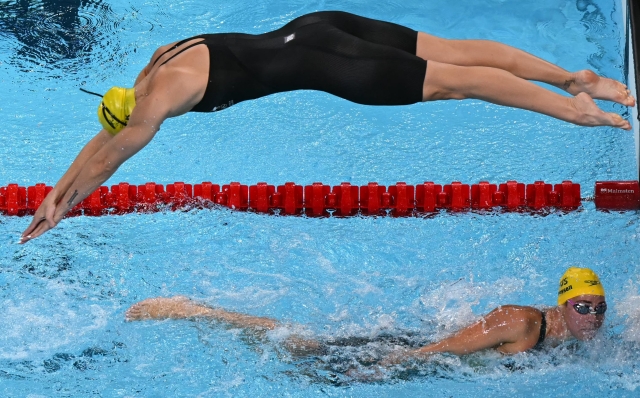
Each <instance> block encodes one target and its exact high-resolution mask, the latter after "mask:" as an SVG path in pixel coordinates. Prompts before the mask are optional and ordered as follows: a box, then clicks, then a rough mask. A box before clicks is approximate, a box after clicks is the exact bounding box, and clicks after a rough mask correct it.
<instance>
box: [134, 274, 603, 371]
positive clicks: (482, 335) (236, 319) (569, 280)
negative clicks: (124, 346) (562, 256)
mask: <svg viewBox="0 0 640 398" xmlns="http://www.w3.org/2000/svg"><path fill="white" fill-rule="evenodd" d="M606 310H607V303H606V302H605V296H604V288H603V287H602V284H601V283H600V279H599V278H598V276H597V275H596V274H595V273H594V272H593V271H592V270H590V269H589V268H578V267H571V268H569V269H567V271H566V272H565V273H564V275H562V277H561V278H560V285H559V287H558V305H557V306H556V307H551V308H545V309H542V310H540V309H537V308H534V307H529V306H516V305H503V306H501V307H498V308H496V309H495V310H493V311H491V312H490V313H489V314H487V315H485V316H483V317H482V318H481V319H480V320H478V321H477V322H475V323H473V324H471V325H469V326H467V327H466V328H463V329H462V330H459V331H458V332H456V333H454V334H453V335H451V336H449V337H447V338H445V339H442V340H440V341H436V342H433V343H431V344H428V345H425V346H422V347H417V348H414V347H400V348H396V350H394V351H393V352H391V353H390V354H388V355H387V356H386V357H385V358H380V359H379V360H378V361H377V365H380V366H393V365H396V364H401V363H404V362H410V361H421V360H426V359H428V358H429V357H430V356H432V355H433V354H436V353H451V354H455V355H466V354H471V353H474V352H477V351H481V350H486V349H495V350H497V351H498V352H501V353H503V354H516V353H520V352H524V351H527V350H531V349H536V348H541V347H542V346H543V345H545V344H550V345H557V344H559V343H560V342H562V341H565V340H569V339H572V338H575V339H578V340H590V339H592V338H593V337H594V336H595V335H596V333H597V332H598V330H599V329H600V327H601V326H602V324H603V322H604V316H605V315H604V314H605V312H606ZM125 317H126V320H128V321H140V320H150V319H156V320H158V319H211V320H215V321H218V322H221V323H225V324H227V325H229V326H231V327H233V328H240V329H245V330H247V331H249V332H250V333H254V334H264V333H265V332H266V331H269V330H273V329H275V328H277V327H280V326H281V324H280V323H279V322H278V321H276V320H274V319H271V318H263V317H257V316H251V315H246V314H241V313H237V312H231V311H227V310H225V309H222V308H212V307H208V306H205V305H202V304H198V303H196V302H193V301H191V300H189V299H188V298H186V297H183V296H177V297H172V298H164V297H157V298H152V299H147V300H144V301H141V302H139V303H136V304H134V305H132V306H131V307H130V308H129V309H128V310H127V312H126V315H125ZM371 341H375V338H374V339H372V340H371ZM282 345H283V347H284V348H285V349H286V350H288V351H289V352H290V353H291V354H293V355H296V356H309V355H322V354H323V353H325V352H326V348H327V347H328V346H331V345H335V344H334V342H333V341H332V339H327V340H326V341H320V340H316V339H310V338H307V337H301V336H296V335H292V336H290V337H289V338H287V339H286V340H285V341H284V342H283V343H282Z"/></svg>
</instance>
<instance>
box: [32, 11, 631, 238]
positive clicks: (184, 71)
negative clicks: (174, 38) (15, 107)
mask: <svg viewBox="0 0 640 398" xmlns="http://www.w3.org/2000/svg"><path fill="white" fill-rule="evenodd" d="M529 80H535V81H540V82H544V83H548V84H551V85H553V86H556V87H559V88H562V89H564V90H565V91H567V92H568V93H569V94H571V95H572V96H563V95H559V94H557V93H554V92H552V91H550V90H547V89H545V88H542V87H540V86H538V85H536V84H534V83H531V82H529ZM301 89H308V90H320V91H324V92H327V93H330V94H333V95H336V96H338V97H341V98H344V99H347V100H349V101H352V102H356V103H359V104H366V105H407V104H413V103H416V102H421V101H436V100H446V99H465V98H477V99H481V100H485V101H489V102H492V103H495V104H499V105H505V106H511V107H517V108H522V109H528V110H531V111H534V112H539V113H543V114H546V115H549V116H552V117H555V118H558V119H561V120H565V121H567V122H570V123H575V124H579V125H582V126H613V127H618V128H622V129H625V130H629V129H631V125H630V124H629V122H628V121H626V120H624V119H623V118H622V117H621V116H620V115H617V114H615V113H607V112H604V111H602V110H601V109H600V108H598V106H597V105H596V104H595V103H594V101H593V99H594V98H595V99H603V100H609V101H613V102H617V103H619V104H622V105H626V106H633V105H634V104H635V99H634V98H633V97H632V96H631V95H630V92H629V90H627V87H626V86H624V85H623V84H622V83H619V82H617V81H615V80H612V79H608V78H604V77H599V76H597V75H596V74H595V73H593V72H591V71H589V70H582V71H578V72H574V73H570V72H568V71H566V70H564V69H562V68H560V67H558V66H555V65H553V64H551V63H549V62H546V61H544V60H542V59H540V58H537V57H535V56H533V55H531V54H528V53H526V52H524V51H521V50H518V49H515V48H513V47H509V46H507V45H504V44H500V43H497V42H492V41H487V40H447V39H442V38H438V37H435V36H432V35H429V34H427V33H423V32H417V31H414V30H411V29H409V28H406V27H404V26H400V25H396V24H393V23H388V22H383V21H378V20H373V19H368V18H364V17H360V16H357V15H353V14H348V13H345V12H337V11H326V12H316V13H312V14H307V15H304V16H301V17H299V18H296V19H294V20H293V21H291V22H289V23H288V24H286V25H285V26H283V27H282V28H280V29H278V30H275V31H272V32H268V33H264V34H260V35H248V34H238V33H227V34H208V35H200V36H195V37H192V38H189V39H185V40H181V41H179V42H176V43H172V44H168V45H166V46H163V47H160V48H159V49H158V50H156V52H155V53H154V54H153V56H152V57H151V60H150V62H149V64H148V65H147V66H145V68H144V69H143V70H142V72H141V73H140V75H139V76H138V77H137V79H136V81H135V84H134V87H133V88H121V87H113V88H111V89H110V90H109V91H108V92H107V93H106V94H105V95H104V96H103V97H102V101H101V103H100V105H99V107H98V118H99V120H100V123H101V124H102V126H103V129H102V130H101V131H100V132H99V133H98V134H97V135H96V136H95V137H94V138H92V139H91V140H90V141H89V142H88V143H87V144H86V145H85V146H84V148H83V149H82V150H81V151H80V153H79V154H78V156H77V157H76V159H75V160H74V161H73V163H72V164H71V166H70V167H69V169H68V170H67V172H66V173H65V174H64V175H63V176H62V178H60V180H59V181H58V183H57V184H56V186H55V187H54V189H53V190H52V191H51V192H50V193H49V195H47V197H46V198H45V200H44V201H43V202H42V204H41V205H40V207H39V208H38V210H37V211H36V213H35V215H34V218H33V220H32V222H31V224H30V225H29V227H28V228H27V229H26V230H25V231H24V232H23V234H22V237H21V243H25V242H27V241H29V240H31V239H34V238H36V237H38V236H40V235H42V234H43V233H45V232H46V231H48V230H50V229H51V228H54V227H55V226H56V225H57V224H58V223H59V222H60V220H62V218H63V217H64V216H65V214H67V213H68V212H69V210H71V209H72V208H73V207H74V206H75V205H76V204H78V203H79V202H80V201H82V200H83V199H84V198H86V197H87V196H89V195H90V194H91V193H92V192H93V191H95V190H96V189H97V188H98V187H99V186H100V185H101V184H102V183H103V182H105V181H106V180H107V179H108V178H109V177H110V176H111V175H112V174H113V173H114V172H115V171H116V170H117V169H118V167H120V165H121V164H122V163H123V162H125V161H126V160H127V159H129V158H130V157H131V156H133V155H135V154H136V153H137V152H138V151H139V150H141V149H142V148H143V147H144V146H145V145H147V144H148V143H149V141H151V139H153V137H154V135H155V134H156V132H158V130H159V129H160V125H161V124H162V122H163V121H164V120H165V119H167V118H170V117H175V116H180V115H183V114H185V113H187V112H214V111H219V110H222V109H225V108H227V107H229V106H232V105H234V104H237V103H238V102H241V101H246V100H250V99H255V98H260V97H263V96H266V95H269V94H273V93H277V92H283V91H291V90H301Z"/></svg>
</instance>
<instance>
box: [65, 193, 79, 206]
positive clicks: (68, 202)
mask: <svg viewBox="0 0 640 398" xmlns="http://www.w3.org/2000/svg"><path fill="white" fill-rule="evenodd" d="M76 196H78V190H77V189H76V190H75V192H73V195H71V198H69V200H68V201H67V206H69V207H71V203H73V200H74V199H75V198H76Z"/></svg>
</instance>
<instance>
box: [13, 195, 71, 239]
mask: <svg viewBox="0 0 640 398" xmlns="http://www.w3.org/2000/svg"><path fill="white" fill-rule="evenodd" d="M57 196H58V195H57V193H56V192H55V188H54V189H53V190H52V191H51V192H49V194H48V195H47V197H46V198H44V200H43V201H42V204H40V207H38V210H36V213H35V214H34V215H33V220H31V224H29V226H28V227H27V229H25V230H24V232H23V233H22V235H21V236H20V242H18V243H20V244H21V245H22V244H25V243H27V242H28V241H30V240H31V239H35V238H37V237H38V236H40V235H42V234H44V233H45V232H47V231H48V230H50V229H52V228H55V227H56V225H58V223H59V222H60V220H61V219H62V217H64V214H56V213H57V212H56V209H57V204H56V199H57Z"/></svg>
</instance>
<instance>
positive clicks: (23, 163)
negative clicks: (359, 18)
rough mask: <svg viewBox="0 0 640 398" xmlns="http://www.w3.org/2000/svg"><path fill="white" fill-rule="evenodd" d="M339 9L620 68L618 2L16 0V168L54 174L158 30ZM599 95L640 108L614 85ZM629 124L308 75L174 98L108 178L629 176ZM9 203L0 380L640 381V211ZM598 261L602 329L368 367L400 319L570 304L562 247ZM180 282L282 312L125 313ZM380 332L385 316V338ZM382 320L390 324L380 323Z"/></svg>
mask: <svg viewBox="0 0 640 398" xmlns="http://www.w3.org/2000/svg"><path fill="white" fill-rule="evenodd" d="M331 9H340V10H344V11H349V12H354V13H357V14H361V15H364V16H368V17H372V18H378V19H385V20H389V21H392V22H397V23H401V24H404V25H407V26H409V27H412V28H414V29H417V30H423V31H427V32H429V33H433V34H436V35H440V36H444V37H452V38H453V37H456V38H485V39H492V40H499V41H502V42H505V43H507V44H511V45H514V46H518V47H520V48H523V49H524V50H526V51H529V52H532V53H533V54H535V55H538V56H540V57H543V58H545V59H547V60H549V61H551V62H554V63H557V64H559V65H561V66H562V67H564V68H566V69H569V70H576V69H582V68H591V69H593V70H595V71H597V72H598V73H600V74H603V75H606V76H609V77H612V78H616V79H619V80H624V79H625V74H626V71H625V67H624V63H625V61H624V60H625V43H626V41H625V40H626V39H625V37H624V24H623V22H622V21H623V18H622V11H621V10H620V9H619V5H618V2H617V1H613V0H607V1H605V0H601V1H588V0H579V1H562V0H542V1H537V2H530V3H523V2H521V1H517V0H500V1H498V0H482V1H474V2H466V1H462V0H460V1H457V0H454V1H441V0H437V1H429V2H424V1H414V0H410V1H402V2H400V1H395V2H394V1H391V2H377V3H371V2H366V1H362V0H358V1H351V2H348V3H347V2H335V1H320V2H301V1H289V2H268V1H254V2H239V1H231V2H230V1H225V2H222V1H211V2H209V1H206V2H205V1H201V0H199V1H197V0H190V1H145V2H132V1H131V2H128V1H123V0H109V1H81V0H78V1H64V2H60V1H57V2H53V1H44V0H43V1H35V2H30V3H29V5H28V6H25V5H24V3H23V2H16V1H1V0H0V92H1V93H2V99H3V100H2V101H1V102H0V114H1V115H2V116H3V118H2V119H3V123H2V124H1V125H0V159H2V163H1V165H2V167H0V185H6V184H8V183H11V182H15V183H19V184H20V185H34V184H35V183H37V182H46V183H48V184H50V185H53V184H54V183H55V182H56V181H57V180H58V178H59V177H60V176H61V175H62V174H63V173H64V171H65V170H66V168H67V167H68V165H69V164H70V163H71V161H72V160H73V158H74V157H75V156H76V154H77V152H78V151H79V149H80V148H81V146H82V145H83V144H84V143H85V142H86V141H87V140H88V139H89V138H90V137H92V136H93V134H95V133H96V132H97V129H98V127H99V125H98V123H97V121H96V117H95V109H96V106H97V105H98V103H97V102H96V100H97V99H96V98H95V97H93V96H89V95H86V94H84V93H82V92H80V91H79V90H78V88H79V87H84V88H86V89H88V90H92V91H97V92H105V91H106V90H108V89H109V88H110V87H111V86H113V85H132V82H133V81H134V79H135V77H136V76H137V73H138V72H139V71H140V69H141V68H142V67H144V65H145V64H146V62H148V59H149V58H150V56H151V54H152V53H153V51H154V50H155V49H156V48H157V47H158V46H160V45H163V44H166V43H169V42H172V41H175V40H179V39H181V38H185V37H189V36H192V35H196V34H199V33H203V32H210V33H216V32H231V31H240V32H248V33H260V32H265V31H268V30H271V29H275V28H278V27H280V26H282V25H283V24H285V23H286V22H287V21H289V20H290V19H292V18H294V17H296V16H299V15H302V14H304V13H307V12H312V11H317V10H331ZM600 105H601V106H602V107H603V108H604V109H606V110H609V111H616V112H619V113H623V114H625V115H627V116H628V115H629V112H628V111H627V110H626V109H624V108H623V107H621V106H619V105H612V104H606V103H601V104H600ZM636 173H637V165H636V159H635V154H634V138H633V134H632V133H630V132H625V131H621V130H615V129H611V128H583V127H577V126H573V125H569V124H567V123H563V122H560V121H557V120H554V119H551V118H549V117H545V116H541V115H536V114H533V113H531V112H527V111H522V110H514V109H508V108H504V107H499V106H495V105H491V104H486V103H483V102H480V101H471V100H468V101H448V102H438V103H425V104H416V105H412V106H406V107H366V106H360V105H356V104H352V103H349V102H347V101H344V100H342V99H339V98H335V97H331V96H329V95H327V94H323V93H319V92H310V91H298V92H290V93H281V94H277V95H273V96H270V97H266V98H262V99H259V100H256V101H250V102H244V103H240V104H237V105H235V106H233V107H231V108H229V109H227V110H224V111H223V112H218V113H215V114H188V115H186V116H183V117H180V118H178V119H174V120H169V121H167V122H166V123H165V124H164V125H163V127H162V130H161V131H160V132H159V133H158V135H157V136H156V138H155V139H154V140H153V142H152V143H150V144H149V145H148V146H147V147H146V148H145V149H144V150H143V151H141V152H140V153H139V154H138V155H136V156H135V157H134V158H133V159H131V160H130V161H128V162H127V163H125V164H124V165H123V166H122V167H121V168H120V170H118V172H117V173H116V174H115V175H114V176H113V177H112V179H110V180H109V181H108V182H107V184H109V185H110V184H115V183H117V182H120V181H126V182H129V183H132V184H142V183H144V182H147V181H155V182H157V183H162V184H166V183H171V182H174V181H186V182H190V183H198V182H201V181H213V182H214V183H228V182H230V181H240V182H242V183H244V184H255V183H257V182H259V181H266V182H269V183H270V184H282V183H284V182H286V181H294V182H296V183H298V184H311V183H312V182H315V181H321V182H324V183H325V184H330V185H336V184H339V183H340V182H342V181H348V182H351V183H352V184H357V185H362V184H366V183H367V182H369V181H376V182H378V183H380V184H383V185H390V184H394V183H395V182H397V181H405V182H407V183H408V184H418V183H421V182H423V181H435V182H437V183H449V182H451V181H454V180H459V181H462V182H465V183H469V184H471V183H476V182H478V181H481V180H488V181H491V182H493V183H501V182H505V181H507V180H510V179H515V180H518V181H521V182H525V183H531V182H533V181H535V180H544V181H546V182H549V183H559V182H561V181H562V180H564V179H570V180H572V181H574V182H578V183H580V184H581V185H582V195H583V197H585V198H588V197H590V196H592V195H593V186H594V183H595V181H596V180H614V179H623V180H624V179H627V180H628V179H634V178H636ZM28 223H29V220H28V219H27V218H17V217H6V216H0V237H1V238H2V244H1V245H0V302H1V303H2V308H3V311H0V324H1V325H2V329H1V333H0V394H1V395H2V396H16V397H21V396H28V395H30V396H34V397H36V396H90V395H95V396H203V397H204V396H269V395H271V396H281V395H292V396H317V395H328V396H356V397H360V396H371V395H373V394H378V395H383V396H472V395H477V394H478V392H482V393H483V394H484V395H487V396H545V395H551V394H555V393H556V392H557V391H559V389H562V390H563V391H566V392H567V393H568V394H570V395H572V396H594V397H595V396H598V397H600V396H616V397H631V396H636V395H637V394H638V391H639V388H640V363H639V361H638V358H639V357H640V346H639V343H640V310H639V309H638V308H639V307H638V306H639V305H640V294H639V293H638V286H639V285H640V280H639V278H638V275H639V261H638V257H639V255H640V218H639V216H638V213H637V212H625V213H617V212H611V213H605V212H599V211H596V210H595V208H594V205H593V202H592V201H589V200H585V201H583V206H582V208H581V209H580V211H576V212H571V213H562V212H553V213H551V214H548V215H536V216H532V215H527V214H513V213H490V214H476V213H465V214H439V215H436V216H434V217H430V218H390V217H389V218H386V217H379V218H372V217H354V218H319V219H318V218H306V217H277V216H265V215H259V214H254V213H242V212H235V211H231V210H228V209H213V210H192V211H188V212H177V213H157V214H129V215H124V216H105V217H100V218H92V217H76V218H71V219H67V220H65V221H63V222H62V223H61V224H60V225H59V227H58V228H56V229H55V230H53V231H51V232H50V233H48V234H47V235H45V236H43V237H42V238H39V239H37V240H34V241H33V242H30V243H29V244H27V245H24V246H21V245H17V244H16V242H17V240H18V237H19V234H20V233H21V232H22V231H23V230H24V229H25V228H26V226H27V225H28ZM571 265H579V266H587V267H590V268H592V269H594V270H595V271H596V272H597V273H598V274H599V275H600V277H601V279H602V281H603V284H604V286H605V289H606V290H607V301H608V302H609V304H610V310H609V312H607V319H606V323H605V326H604V327H603V328H602V332H601V333H600V334H599V336H598V337H597V338H596V339H595V340H594V341H591V342H586V343H577V342H567V343H565V344H562V345H560V346H559V347H556V348H548V349H546V350H542V351H539V352H528V353H523V354H518V355H515V356H512V357H503V356H500V355H498V354H496V353H493V352H483V353H478V354H474V355H471V356H467V357H462V358H457V357H454V356H448V355H442V356H437V357H435V358H434V359H433V360H432V361H429V362H427V363H424V364H421V365H418V366H412V367H407V368H398V369H394V370H391V371H389V372H387V373H385V374H383V375H381V376H380V377H375V378H374V379H375V380H369V381H366V380H361V379H360V378H353V377H350V376H349V375H348V374H345V373H344V372H343V371H344V369H345V368H348V367H350V366H355V367H356V368H357V369H359V370H360V371H361V372H364V373H366V372H367V371H368V368H367V361H368V360H369V358H375V357H379V356H381V355H383V354H384V353H385V352H388V351H389V350H390V349H391V348H392V347H393V341H395V340H407V341H409V342H411V343H414V344H424V343H425V342H429V341H433V340H434V339H437V338H440V337H443V336H446V335H448V334H449V333H451V332H452V331H454V330H456V329H458V328H460V327H462V326H464V325H466V324H468V323H470V322H472V321H473V320H475V319H477V317H478V316H480V315H481V314H483V313H486V312H488V311H490V310H491V309H493V308H495V307H496V306H497V305H500V304H505V303H513V304H521V305H536V306H544V305H547V306H552V305H554V303H555V299H556V286H557V285H556V284H557V282H558V279H559V277H560V275H561V274H562V273H563V272H564V270H565V269H566V267H568V266H571ZM178 294H180V295H186V296H189V297H192V298H194V299H197V300H199V301H201V302H204V303H207V304H210V305H212V306H223V307H225V308H228V309H231V310H234V311H240V312H245V313H250V314H253V315H260V316H269V317H274V318H277V319H279V320H282V321H283V322H284V326H283V327H282V328H280V329H278V330H276V331H273V332H272V333H269V335H268V336H267V338H266V340H262V341H257V340H255V339H252V338H250V336H247V335H246V334H244V333H242V332H241V331H239V330H235V329H229V328H225V327H222V326H221V325H217V324H213V323H211V322H207V321H196V322H191V321H162V322H132V323H127V322H125V321H124V311H125V310H126V309H127V308H128V307H129V306H130V305H131V304H133V303H135V302H137V301H140V300H143V299H145V298H149V297H155V296H171V295H178ZM293 332H296V333H302V334H306V335H309V336H315V337H318V338H321V339H329V338H332V337H336V338H344V339H347V338H353V337H355V338H362V339H368V338H371V339H373V340H374V342H372V343H369V344H364V345H359V346H354V347H345V348H335V349H333V350H332V351H331V352H330V353H329V355H326V356H323V357H319V358H308V359H297V358H292V357H290V356H288V355H287V354H286V353H285V352H283V350H282V349H281V348H279V346H278V342H279V341H281V340H282V339H283V338H284V336H286V335H288V334H290V333H293ZM381 337H383V338H381ZM376 339H377V340H376Z"/></svg>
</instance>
